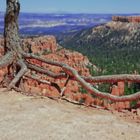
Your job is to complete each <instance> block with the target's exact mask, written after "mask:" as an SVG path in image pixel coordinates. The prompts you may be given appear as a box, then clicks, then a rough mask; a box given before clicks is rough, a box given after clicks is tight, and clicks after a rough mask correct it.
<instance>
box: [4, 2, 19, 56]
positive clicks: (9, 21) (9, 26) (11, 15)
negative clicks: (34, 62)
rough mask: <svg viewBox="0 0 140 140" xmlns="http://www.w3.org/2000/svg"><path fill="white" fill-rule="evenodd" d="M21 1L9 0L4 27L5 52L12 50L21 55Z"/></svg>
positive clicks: (15, 54)
mask: <svg viewBox="0 0 140 140" xmlns="http://www.w3.org/2000/svg"><path fill="white" fill-rule="evenodd" d="M19 11H20V3H19V1H18V0H7V9H6V14H5V27H4V40H5V44H4V49H5V53H7V52H12V53H13V54H14V56H15V57H16V58H17V57H20V51H21V45H20V38H19V33H18V32H19V28H18V16H19Z"/></svg>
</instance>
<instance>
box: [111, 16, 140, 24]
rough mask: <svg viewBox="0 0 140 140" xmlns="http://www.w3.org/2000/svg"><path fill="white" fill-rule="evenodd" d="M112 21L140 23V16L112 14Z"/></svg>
mask: <svg viewBox="0 0 140 140" xmlns="http://www.w3.org/2000/svg"><path fill="white" fill-rule="evenodd" d="M112 21H115V22H132V23H140V16H113V17H112Z"/></svg>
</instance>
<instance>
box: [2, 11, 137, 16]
mask: <svg viewBox="0 0 140 140" xmlns="http://www.w3.org/2000/svg"><path fill="white" fill-rule="evenodd" d="M0 13H5V11H0ZM20 13H23V14H24V13H25V14H26V13H27V14H110V15H113V14H136V15H138V14H140V13H138V12H126V13H124V12H122V13H120V12H119V13H111V12H105V13H103V12H65V11H64V12H61V11H60V12H57V11H56V12H30V11H21V12H20Z"/></svg>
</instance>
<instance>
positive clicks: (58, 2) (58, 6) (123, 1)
mask: <svg viewBox="0 0 140 140" xmlns="http://www.w3.org/2000/svg"><path fill="white" fill-rule="evenodd" d="M5 3H6V0H0V11H5ZM20 3H21V12H32V13H38V12H41V13H48V12H49V13H54V12H60V13H61V12H67V13H140V0H20Z"/></svg>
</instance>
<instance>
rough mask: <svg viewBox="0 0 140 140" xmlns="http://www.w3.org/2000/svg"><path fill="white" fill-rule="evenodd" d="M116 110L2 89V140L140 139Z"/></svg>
mask: <svg viewBox="0 0 140 140" xmlns="http://www.w3.org/2000/svg"><path fill="white" fill-rule="evenodd" d="M139 134H140V125H139V124H138V123H134V122H131V121H126V120H124V119H122V118H120V117H118V115H116V113H114V114H112V113H110V112H109V111H105V110H97V109H94V108H87V107H84V106H78V105H72V104H70V103H67V102H65V101H58V102H56V101H54V100H50V99H48V98H43V99H41V98H39V97H27V96H23V95H21V94H19V93H16V92H14V91H11V92H4V89H0V140H27V139H28V140H46V139H47V140H93V139H94V140H99V139H100V140H132V139H133V140H139Z"/></svg>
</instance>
